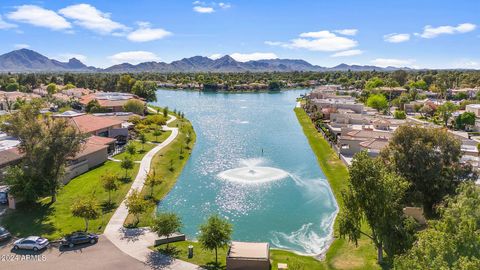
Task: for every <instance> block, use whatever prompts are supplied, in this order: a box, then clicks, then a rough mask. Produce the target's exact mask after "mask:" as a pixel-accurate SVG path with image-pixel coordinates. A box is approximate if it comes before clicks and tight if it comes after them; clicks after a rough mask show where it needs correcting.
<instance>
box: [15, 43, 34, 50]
mask: <svg viewBox="0 0 480 270" xmlns="http://www.w3.org/2000/svg"><path fill="white" fill-rule="evenodd" d="M13 47H14V48H15V49H16V50H20V49H28V48H30V45H28V44H15V45H13Z"/></svg>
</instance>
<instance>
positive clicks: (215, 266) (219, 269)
mask: <svg viewBox="0 0 480 270" xmlns="http://www.w3.org/2000/svg"><path fill="white" fill-rule="evenodd" d="M201 267H203V268H205V269H207V270H225V269H227V266H226V265H222V264H221V263H219V262H208V263H206V264H204V265H201Z"/></svg>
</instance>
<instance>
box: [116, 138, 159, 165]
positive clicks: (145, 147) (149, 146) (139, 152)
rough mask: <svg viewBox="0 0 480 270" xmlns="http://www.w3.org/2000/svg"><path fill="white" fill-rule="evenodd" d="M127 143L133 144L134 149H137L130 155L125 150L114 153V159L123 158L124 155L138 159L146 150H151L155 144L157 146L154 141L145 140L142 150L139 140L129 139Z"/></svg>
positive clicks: (134, 159)
mask: <svg viewBox="0 0 480 270" xmlns="http://www.w3.org/2000/svg"><path fill="white" fill-rule="evenodd" d="M129 144H133V145H135V149H136V150H137V151H136V153H135V154H133V155H130V154H129V153H127V152H126V151H125V152H123V153H120V154H118V155H116V156H115V159H119V160H123V159H124V158H125V157H126V156H130V157H131V158H132V160H133V161H140V160H142V158H143V156H145V154H146V153H147V152H148V151H150V150H152V149H153V148H154V147H155V146H157V145H156V144H154V143H151V142H147V143H146V144H144V145H143V150H142V144H141V143H140V142H139V141H130V142H129Z"/></svg>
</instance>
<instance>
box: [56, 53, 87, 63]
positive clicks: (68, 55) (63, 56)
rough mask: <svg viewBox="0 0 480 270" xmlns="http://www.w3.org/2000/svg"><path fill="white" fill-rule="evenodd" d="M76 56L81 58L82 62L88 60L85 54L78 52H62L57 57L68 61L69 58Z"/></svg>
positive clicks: (78, 58)
mask: <svg viewBox="0 0 480 270" xmlns="http://www.w3.org/2000/svg"><path fill="white" fill-rule="evenodd" d="M72 58H76V59H77V60H80V61H81V62H85V61H86V60H87V57H86V56H85V55H83V54H78V53H61V54H59V55H58V56H57V57H56V59H58V60H59V61H62V62H67V61H68V60H70V59H72Z"/></svg>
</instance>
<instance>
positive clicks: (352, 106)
mask: <svg viewBox="0 0 480 270" xmlns="http://www.w3.org/2000/svg"><path fill="white" fill-rule="evenodd" d="M311 101H312V103H313V104H315V105H316V106H318V107H319V108H321V109H323V108H332V109H336V110H338V109H349V110H351V111H353V112H355V113H362V112H363V111H364V108H363V104H361V103H357V102H356V101H355V99H353V98H351V97H349V98H338V99H337V98H327V99H312V100H311Z"/></svg>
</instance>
